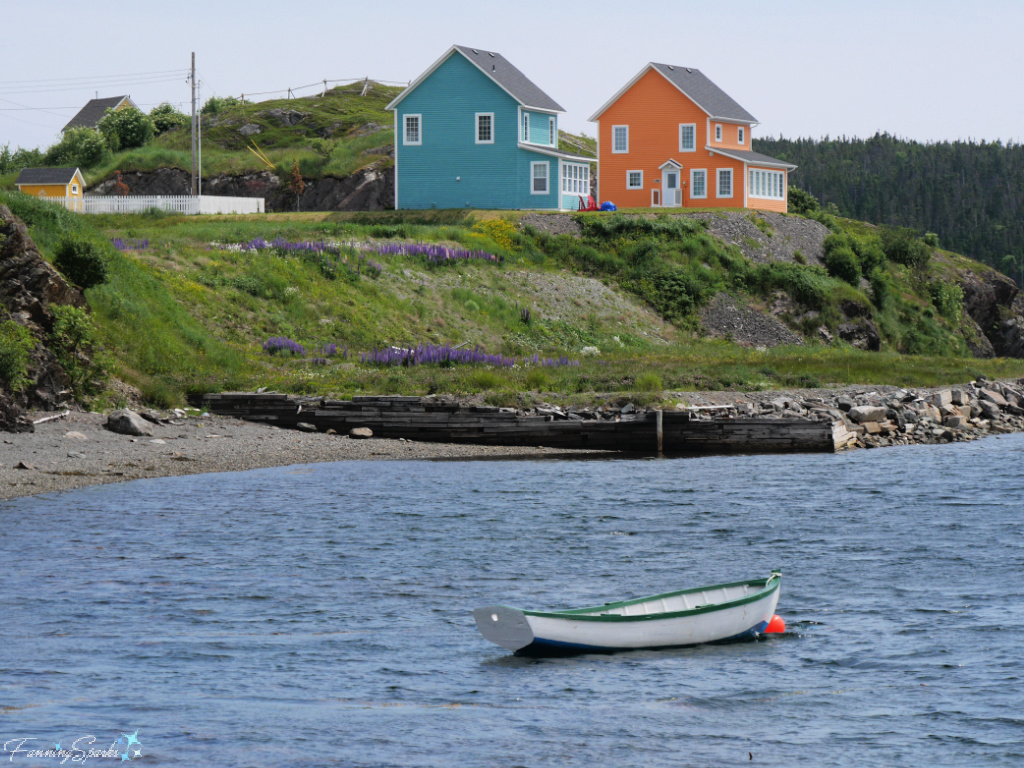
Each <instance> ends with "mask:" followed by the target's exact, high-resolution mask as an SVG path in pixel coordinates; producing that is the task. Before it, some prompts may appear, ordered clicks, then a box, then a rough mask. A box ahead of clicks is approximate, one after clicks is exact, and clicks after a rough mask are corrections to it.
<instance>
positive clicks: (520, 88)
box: [387, 45, 565, 112]
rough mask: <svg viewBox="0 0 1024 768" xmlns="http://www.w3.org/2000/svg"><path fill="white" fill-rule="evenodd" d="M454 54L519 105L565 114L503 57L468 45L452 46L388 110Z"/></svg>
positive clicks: (552, 100) (555, 102)
mask: <svg viewBox="0 0 1024 768" xmlns="http://www.w3.org/2000/svg"><path fill="white" fill-rule="evenodd" d="M454 51H458V52H459V53H461V54H462V55H463V56H465V57H466V58H467V59H469V60H470V61H471V62H473V64H475V65H476V66H477V68H479V70H480V71H481V72H483V73H484V74H485V75H487V76H488V77H489V78H491V80H493V81H494V82H495V83H496V84H497V85H498V86H499V87H500V88H501V89H502V90H504V91H505V92H506V93H508V94H509V95H510V96H511V97H512V98H513V99H515V100H516V101H518V102H519V104H520V105H522V106H524V107H532V108H534V109H543V110H546V111H548V112H565V110H564V109H562V107H561V106H560V105H559V104H558V102H557V101H555V100H554V99H552V98H551V97H550V96H548V95H547V94H546V93H544V91H542V90H541V89H540V88H538V87H537V85H536V84H535V83H534V82H533V81H532V80H530V78H528V77H527V76H526V75H524V74H523V73H522V72H520V71H519V70H518V69H516V68H515V67H514V66H512V64H511V63H510V62H509V60H508V59H506V58H505V57H504V56H502V55H501V54H500V53H495V52H494V51H485V50H483V49H482V48H469V47H468V46H465V45H453V46H452V47H451V48H449V49H448V51H447V52H445V54H444V56H442V57H441V58H440V59H438V60H437V61H436V62H434V64H433V65H432V66H431V67H430V68H429V69H428V70H427V71H426V72H424V73H423V74H422V75H420V76H419V77H418V78H417V79H416V80H414V81H413V82H412V84H411V85H410V86H409V87H408V88H406V89H405V90H404V91H402V93H400V94H399V95H398V97H397V98H396V99H395V100H394V101H392V102H391V103H390V104H388V106H387V108H388V109H393V108H394V106H395V105H396V104H398V102H400V101H401V100H402V99H403V98H405V96H406V95H407V94H409V93H411V92H412V91H413V89H415V88H416V87H417V86H418V85H419V84H420V83H421V82H423V81H424V80H425V79H426V78H427V76H429V75H430V74H431V73H432V72H433V71H434V70H435V69H437V68H438V67H439V66H441V64H443V63H444V62H445V61H447V60H448V57H449V56H450V55H451V54H452V52H454Z"/></svg>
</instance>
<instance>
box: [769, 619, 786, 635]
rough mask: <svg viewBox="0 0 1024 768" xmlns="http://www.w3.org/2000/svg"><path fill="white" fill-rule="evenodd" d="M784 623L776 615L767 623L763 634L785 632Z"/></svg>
mask: <svg viewBox="0 0 1024 768" xmlns="http://www.w3.org/2000/svg"><path fill="white" fill-rule="evenodd" d="M785 631H786V622H784V621H783V620H782V617H781V616H779V615H778V614H775V615H774V616H772V620H771V621H769V622H768V626H767V627H765V628H764V633H765V634H766V635H767V634H770V633H772V632H785Z"/></svg>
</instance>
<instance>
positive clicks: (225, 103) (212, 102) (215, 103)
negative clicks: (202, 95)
mask: <svg viewBox="0 0 1024 768" xmlns="http://www.w3.org/2000/svg"><path fill="white" fill-rule="evenodd" d="M241 103H242V102H240V101H239V100H238V99H236V98H235V97H234V96H224V97H223V98H221V97H219V96H211V97H210V98H208V99H207V100H206V103H205V104H203V112H205V113H206V114H208V115H217V114H220V113H221V112H223V111H224V109H225V107H233V106H235V105H236V104H241Z"/></svg>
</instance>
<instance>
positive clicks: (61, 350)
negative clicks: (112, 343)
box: [50, 304, 104, 401]
mask: <svg viewBox="0 0 1024 768" xmlns="http://www.w3.org/2000/svg"><path fill="white" fill-rule="evenodd" d="M53 317H54V320H53V330H51V331H50V350H51V351H52V352H53V354H54V355H55V356H56V358H57V362H59V363H60V364H61V366H62V367H63V368H64V370H65V371H67V374H68V376H69V377H70V378H71V388H72V390H73V391H74V394H75V399H76V400H78V401H81V400H83V399H84V398H85V397H86V396H87V395H92V394H95V393H96V391H97V389H98V387H99V383H100V382H99V377H101V376H102V375H103V373H104V364H103V361H102V358H101V356H100V354H99V332H98V331H97V330H96V324H95V323H94V322H93V319H92V318H91V317H90V316H89V313H88V312H87V311H86V310H84V309H79V308H78V307H72V306H71V305H68V304H59V305H56V306H54V307H53Z"/></svg>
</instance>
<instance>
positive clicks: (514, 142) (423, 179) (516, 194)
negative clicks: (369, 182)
mask: <svg viewBox="0 0 1024 768" xmlns="http://www.w3.org/2000/svg"><path fill="white" fill-rule="evenodd" d="M395 111H396V114H397V118H398V119H397V131H398V133H397V135H396V137H395V161H396V164H397V168H398V180H397V182H396V188H397V197H398V205H399V206H400V207H401V208H421V209H422V208H467V207H468V208H553V207H555V206H557V204H558V197H557V194H556V191H555V186H554V181H555V176H554V174H555V173H556V172H557V165H558V161H557V158H552V157H546V156H542V155H539V154H537V153H533V152H529V151H527V150H522V149H520V148H519V147H518V143H519V134H520V131H521V127H520V124H519V122H518V119H519V105H518V103H517V102H516V100H515V99H513V98H512V97H511V96H509V95H508V94H507V93H506V92H505V91H504V90H502V89H501V88H500V87H499V86H498V85H497V84H496V83H495V82H494V81H492V80H491V79H490V78H489V77H487V76H486V75H485V74H484V73H483V72H481V71H480V70H479V69H478V68H477V67H476V66H475V65H474V64H472V63H471V62H469V61H467V60H466V59H465V57H464V56H463V55H462V54H460V53H458V52H457V51H456V52H453V53H452V54H451V55H450V56H449V57H448V58H447V59H446V60H445V61H444V62H443V63H442V64H441V65H440V66H439V67H438V68H437V69H436V70H434V72H432V73H431V75H430V76H429V77H427V78H426V79H425V80H424V81H423V82H421V83H420V84H419V86H418V87H417V88H416V89H415V90H413V91H412V92H411V93H409V94H408V95H407V96H406V97H405V98H404V99H402V100H401V101H400V102H399V103H398V104H397V105H396V108H395ZM481 112H492V113H494V125H493V130H494V143H493V144H477V143H476V115H477V114H478V113H481ZM407 114H418V115H422V124H421V140H422V144H421V145H419V146H406V145H405V144H404V139H405V136H404V133H405V115H407ZM545 117H546V116H545ZM537 127H538V129H540V123H539V121H538V124H537ZM532 130H533V122H532V120H531V131H532ZM543 130H544V138H545V139H546V138H547V121H546V119H545V121H544V128H543ZM531 161H546V162H549V184H548V187H549V192H548V194H546V195H531V194H530V190H531V186H532V182H531V175H530V174H531V165H530V163H531Z"/></svg>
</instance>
